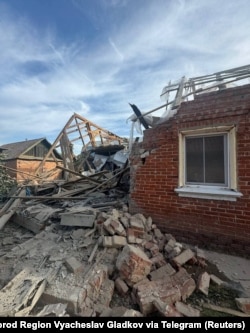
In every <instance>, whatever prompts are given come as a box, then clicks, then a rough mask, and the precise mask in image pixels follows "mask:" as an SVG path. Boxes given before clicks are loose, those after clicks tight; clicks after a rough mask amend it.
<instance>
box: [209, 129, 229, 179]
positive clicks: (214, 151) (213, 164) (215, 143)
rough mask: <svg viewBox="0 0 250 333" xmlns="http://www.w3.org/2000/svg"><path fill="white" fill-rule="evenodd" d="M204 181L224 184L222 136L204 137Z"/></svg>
mask: <svg viewBox="0 0 250 333" xmlns="http://www.w3.org/2000/svg"><path fill="white" fill-rule="evenodd" d="M204 142H205V183H213V184H225V161H224V136H223V135H220V136H210V137H204Z"/></svg>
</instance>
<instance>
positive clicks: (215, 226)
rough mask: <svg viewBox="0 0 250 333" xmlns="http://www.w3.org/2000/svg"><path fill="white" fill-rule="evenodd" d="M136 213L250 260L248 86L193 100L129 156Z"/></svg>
mask: <svg viewBox="0 0 250 333" xmlns="http://www.w3.org/2000/svg"><path fill="white" fill-rule="evenodd" d="M130 167H131V168H130V169H131V184H130V197H129V207H130V212H131V213H142V214H144V215H145V216H147V217H149V216H150V217H151V218H152V220H153V223H155V224H156V225H157V226H158V227H159V228H160V229H161V230H162V232H164V233H170V234H172V235H173V236H176V237H177V239H178V240H180V241H182V242H186V243H189V244H193V245H197V246H200V247H203V248H210V249H217V250H221V251H225V250H226V251H228V252H230V253H236V254H238V255H244V256H246V255H247V256H249V255H250V84H246V85H243V86H238V87H233V88H227V89H222V90H219V91H214V92H209V93H203V94H200V95H196V96H195V97H194V100H192V101H187V102H182V103H181V105H180V106H179V108H178V110H177V112H176V113H175V114H174V115H173V116H172V117H171V118H169V119H168V120H166V121H165V122H162V123H161V124H158V125H156V126H154V127H153V128H149V129H146V130H145V131H144V135H143V140H142V142H137V143H135V144H134V145H133V148H132V152H131V155H130Z"/></svg>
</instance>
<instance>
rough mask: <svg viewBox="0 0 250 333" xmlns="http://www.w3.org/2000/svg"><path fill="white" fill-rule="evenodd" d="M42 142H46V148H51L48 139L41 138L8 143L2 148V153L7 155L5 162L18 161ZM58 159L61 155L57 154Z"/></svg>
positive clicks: (0, 148) (0, 147)
mask: <svg viewBox="0 0 250 333" xmlns="http://www.w3.org/2000/svg"><path fill="white" fill-rule="evenodd" d="M42 141H44V142H43V143H44V144H45V145H46V146H48V147H49V148H50V147H51V144H50V143H49V141H48V140H47V139H45V138H40V139H34V140H25V141H21V142H13V143H8V144H5V145H2V146H0V151H1V150H3V152H4V154H6V158H5V160H11V159H16V158H18V157H19V156H20V155H23V154H25V153H26V152H27V151H29V150H30V149H31V148H33V147H34V146H36V145H38V144H39V143H40V142H42ZM56 157H59V158H60V154H58V153H57V154H56Z"/></svg>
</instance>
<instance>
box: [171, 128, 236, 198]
mask: <svg viewBox="0 0 250 333" xmlns="http://www.w3.org/2000/svg"><path fill="white" fill-rule="evenodd" d="M175 191H176V192H177V193H178V194H179V195H180V196H186V197H187V196H188V197H198V198H205V199H217V200H231V201H232V200H233V201H235V200H236V198H237V197H240V196H241V195H242V194H241V193H239V192H238V191H237V177H236V130H235V127H234V126H221V127H213V128H205V129H199V130H189V131H181V132H180V134H179V186H178V188H177V189H175Z"/></svg>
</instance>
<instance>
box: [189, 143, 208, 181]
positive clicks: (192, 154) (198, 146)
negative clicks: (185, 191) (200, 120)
mask: <svg viewBox="0 0 250 333" xmlns="http://www.w3.org/2000/svg"><path fill="white" fill-rule="evenodd" d="M186 182H187V183H193V182H194V183H197V182H198V183H203V182H204V162H203V138H202V137H199V138H186Z"/></svg>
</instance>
